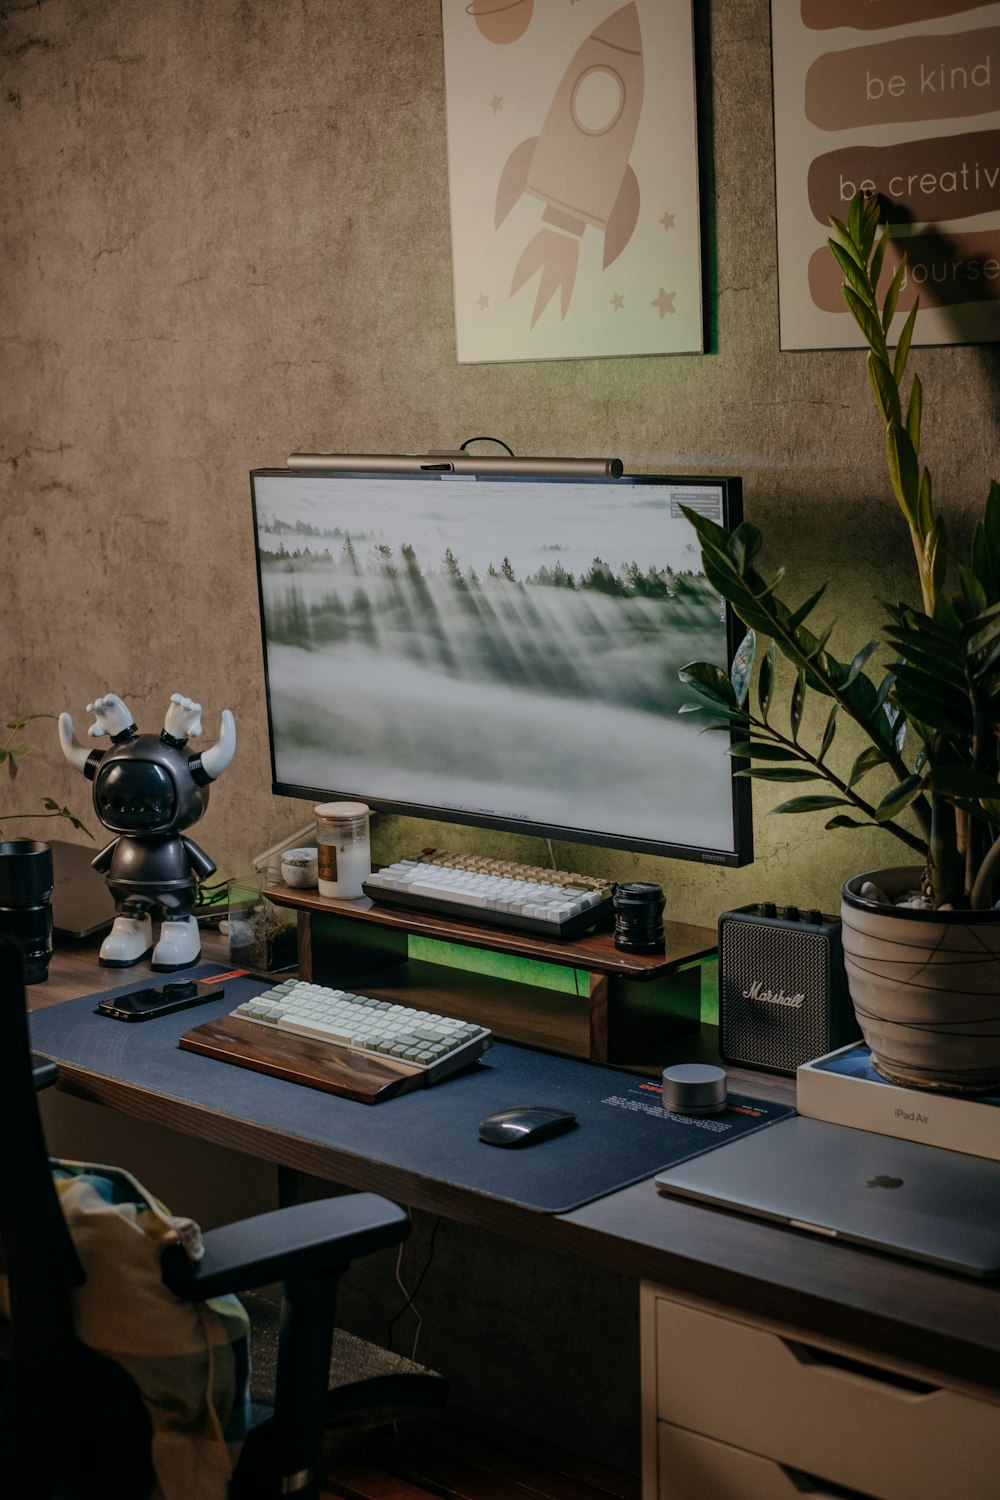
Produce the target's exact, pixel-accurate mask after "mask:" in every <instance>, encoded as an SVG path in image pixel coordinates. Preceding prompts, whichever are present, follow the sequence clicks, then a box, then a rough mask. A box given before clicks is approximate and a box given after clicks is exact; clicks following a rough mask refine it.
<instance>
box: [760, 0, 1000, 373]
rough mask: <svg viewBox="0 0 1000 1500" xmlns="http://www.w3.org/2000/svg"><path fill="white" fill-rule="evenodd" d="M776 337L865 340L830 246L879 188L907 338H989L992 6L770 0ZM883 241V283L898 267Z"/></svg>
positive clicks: (937, 0) (997, 177)
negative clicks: (910, 333) (856, 205)
mask: <svg viewBox="0 0 1000 1500" xmlns="http://www.w3.org/2000/svg"><path fill="white" fill-rule="evenodd" d="M771 42H772V52H773V59H774V141H775V173H776V179H777V181H776V188H777V205H778V291H779V308H780V321H781V347H782V349H837V348H855V347H861V344H862V340H861V336H860V333H858V331H857V329H856V327H855V324H854V322H853V319H852V318H851V317H850V314H849V313H848V312H847V310H846V308H845V307H844V303H843V299H842V298H841V295H840V285H841V280H842V277H841V273H840V270H839V268H838V266H837V264H836V262H835V260H834V259H833V256H832V255H831V254H830V252H829V250H828V249H827V247H826V240H827V236H828V233H829V221H830V216H831V215H835V216H836V217H837V218H839V219H841V220H842V221H843V220H845V219H846V216H847V208H848V204H849V203H850V200H851V198H852V196H853V194H854V192H855V191H856V190H857V189H858V188H864V189H865V190H867V191H869V192H871V191H875V192H878V193H879V194H880V195H881V196H882V199H883V202H884V203H885V204H886V207H887V210H888V214H889V219H890V222H891V224H892V235H893V240H894V241H895V242H897V243H898V245H899V247H900V248H905V250H906V253H907V259H908V263H909V264H908V269H907V272H906V282H905V285H904V287H903V290H902V293H901V295H900V299H899V310H898V312H897V315H896V317H897V322H896V326H895V330H894V332H896V333H898V330H899V327H900V326H901V323H902V320H903V319H904V318H905V316H906V313H907V312H908V311H909V309H910V308H911V307H912V306H913V302H914V299H915V297H916V296H918V295H919V297H920V309H921V311H920V316H919V318H918V319H917V325H916V339H915V342H916V343H923V344H952V343H955V344H958V343H979V342H985V341H989V340H993V339H996V338H998V337H1000V4H990V5H977V4H975V3H972V0H771ZM892 248H893V247H890V253H889V254H888V255H887V256H886V264H885V268H884V270H883V283H884V285H885V286H888V282H889V280H890V278H891V276H892V275H893V274H894V273H895V271H896V269H897V268H898V264H899V262H898V255H893V253H892Z"/></svg>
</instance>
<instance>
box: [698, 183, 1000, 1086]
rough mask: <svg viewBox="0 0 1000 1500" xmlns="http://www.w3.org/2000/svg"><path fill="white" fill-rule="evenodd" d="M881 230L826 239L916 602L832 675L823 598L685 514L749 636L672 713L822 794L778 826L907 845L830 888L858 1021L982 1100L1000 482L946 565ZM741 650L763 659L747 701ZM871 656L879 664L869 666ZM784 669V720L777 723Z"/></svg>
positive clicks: (880, 1051)
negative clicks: (890, 864) (825, 706)
mask: <svg viewBox="0 0 1000 1500" xmlns="http://www.w3.org/2000/svg"><path fill="white" fill-rule="evenodd" d="M880 219H881V212H880V206H879V200H878V198H877V197H875V196H873V197H871V198H868V199H865V198H863V197H861V196H860V195H859V196H858V197H857V198H855V199H854V201H853V202H852V204H851V206H850V213H849V216H848V222H847V224H846V225H845V224H842V223H840V222H839V221H838V220H836V219H833V220H831V224H832V227H833V229H834V233H835V238H834V239H831V240H830V241H829V244H830V248H831V250H832V252H833V254H834V256H835V257H836V259H837V262H838V264H839V265H840V267H841V270H842V271H843V274H844V285H843V296H844V299H845V301H846V303H847V306H848V308H849V310H850V312H851V314H852V316H853V317H854V320H855V322H856V323H857V325H858V327H859V328H860V330H861V332H862V334H863V336H864V339H865V342H866V344H867V345H868V350H869V352H868V360H867V366H868V375H869V379H870V382H871V387H872V391H873V393H874V397H875V401H876V404H877V407H878V410H879V412H880V414H881V417H882V419H883V421H884V424H885V444H886V457H887V464H888V472H889V478H890V481H891V484H892V490H893V493H894V495H895V498H896V501H897V502H898V505H899V509H900V511H901V512H902V515H903V518H904V520H905V522H906V524H907V527H908V529H909V534H910V538H911V541H912V545H913V552H914V556H915V559H916V564H917V580H918V583H919V590H920V603H919V604H916V603H911V602H905V601H904V602H898V603H886V604H885V605H884V608H885V610H886V616H887V618H886V623H885V625H884V626H883V627H882V629H881V632H880V635H879V636H878V637H877V638H876V639H874V640H869V641H866V642H864V643H863V644H861V645H860V646H859V649H858V650H857V652H856V653H855V655H854V656H853V658H852V659H851V660H850V661H840V660H838V659H837V658H836V657H835V656H834V655H833V654H832V653H831V652H830V651H829V650H828V649H827V641H828V639H829V636H830V632H831V629H832V626H828V627H827V628H826V629H824V630H821V631H820V633H819V634H817V633H815V629H814V628H813V627H811V626H810V625H809V624H808V623H807V621H809V620H810V618H811V617H812V616H813V615H814V612H815V611H816V609H817V606H818V605H819V603H820V600H821V598H822V596H823V593H824V591H825V587H826V586H825V585H824V586H823V588H820V589H818V590H817V591H816V592H815V593H814V594H812V596H811V597H809V598H807V599H805V600H803V601H801V602H797V603H794V604H793V603H791V602H787V596H786V597H785V598H783V597H782V594H783V593H784V592H785V587H786V586H785V585H784V581H783V580H784V570H780V571H778V572H777V573H775V574H774V576H773V577H770V578H768V577H766V576H765V575H764V574H763V573H761V572H760V571H758V568H757V558H758V555H759V553H760V550H761V546H762V541H763V539H762V536H761V533H760V531H759V530H758V529H757V528H756V527H755V526H752V525H750V524H749V523H744V524H743V525H741V526H738V527H736V528H735V529H734V530H733V531H732V532H727V531H726V530H724V529H723V528H722V527H720V526H718V525H716V524H715V523H714V522H712V521H710V520H707V519H706V518H704V517H701V516H698V515H696V514H694V513H693V512H688V517H689V519H690V521H691V523H692V524H693V525H694V527H695V528H696V530H697V532H698V537H699V541H700V543H701V551H702V561H703V566H704V570H705V573H706V575H707V576H708V578H709V579H710V580H711V581H712V583H713V584H714V585H715V586H716V587H717V588H718V589H719V590H720V592H721V593H722V594H723V596H724V597H725V598H726V599H727V600H728V601H729V602H730V604H731V605H732V607H733V609H734V610H735V612H736V614H737V615H738V616H739V618H740V619H741V620H742V621H743V622H744V623H745V624H746V625H747V627H748V629H749V632H750V633H749V635H748V636H747V638H746V640H745V642H744V646H743V648H742V649H741V653H740V655H739V656H738V658H737V661H736V663H735V665H734V669H733V672H732V674H731V675H727V674H726V673H725V672H724V671H722V670H721V668H719V667H717V666H714V665H712V664H710V663H706V662H694V663H692V664H691V665H690V666H688V667H686V668H684V669H683V670H682V671H681V674H680V675H681V677H682V679H683V680H684V681H685V682H687V683H688V684H689V685H690V686H691V687H692V688H693V689H695V691H696V692H697V693H698V695H699V700H700V701H699V702H698V703H697V704H690V705H686V709H687V710H688V711H690V710H694V709H697V710H700V711H701V712H702V713H704V714H707V716H708V718H709V721H710V722H709V724H708V726H707V727H708V728H712V729H722V730H731V731H735V739H734V742H733V743H732V745H731V746H730V753H731V754H732V755H735V756H738V757H740V758H743V759H745V760H746V761H747V762H748V764H746V765H745V766H743V767H742V768H741V769H740V770H739V771H738V772H737V774H738V775H741V776H750V777H756V778H759V779H762V780H766V781H776V782H789V783H792V782H795V783H802V782H818V783H826V786H825V788H824V789H822V790H819V791H815V790H814V791H810V792H807V793H805V794H803V795H797V796H793V797H792V798H791V799H790V800H788V801H784V802H781V803H780V805H779V806H778V807H776V808H775V809H774V811H775V812H779V813H805V814H811V813H825V814H826V822H825V827H826V828H857V827H863V826H870V825H876V826H878V827H880V828H882V829H884V830H885V831H886V832H887V833H888V834H890V835H892V836H893V837H894V838H895V839H896V840H897V841H898V842H899V843H900V844H902V845H903V846H905V848H906V850H907V851H908V854H909V860H908V862H907V864H905V865H904V864H902V863H901V864H900V866H898V867H895V868H891V869H887V870H882V871H875V872H871V873H868V874H865V875H858V876H855V877H854V878H853V879H851V880H848V881H847V883H846V885H845V886H844V890H843V893H842V906H841V915H842V918H843V932H844V951H845V959H846V964H847V973H848V982H849V985H850V989H851V996H852V999H853V1001H854V1006H855V1010H856V1012H857V1015H858V1020H859V1023H860V1025H861V1028H862V1030H863V1032H864V1035H865V1040H866V1042H867V1043H868V1045H869V1047H870V1049H871V1052H872V1061H873V1063H874V1065H875V1066H876V1067H877V1068H878V1070H879V1072H881V1073H882V1074H884V1075H885V1076H886V1077H889V1078H891V1079H893V1080H894V1081H896V1082H902V1083H905V1084H908V1085H913V1086H917V1087H944V1088H947V1089H952V1090H961V1091H965V1090H977V1089H987V1088H994V1087H996V1086H997V1085H998V1084H1000V1014H998V1013H1000V1003H998V1000H1000V909H998V905H1000V903H998V899H997V898H998V897H1000V487H998V485H997V484H996V483H995V482H994V483H993V484H992V485H991V487H990V491H989V495H988V497H987V500H986V504H985V507H984V510H983V514H982V518H981V519H980V521H979V523H978V524H977V526H976V528H975V531H974V534H973V537H972V543H971V547H970V549H969V551H968V554H967V556H966V557H964V558H957V557H955V556H953V554H952V549H951V548H950V546H949V541H948V537H947V533H946V530H945V524H944V521H943V519H942V517H941V516H940V515H939V514H937V513H936V511H935V509H934V503H933V497H932V489H931V478H930V474H929V473H928V471H927V469H926V468H924V467H922V465H921V459H920V429H921V414H922V407H923V390H922V386H921V383H920V378H919V376H918V375H914V376H913V378H912V381H911V382H910V385H909V392H908V394H906V395H905V396H904V391H903V384H904V376H905V373H906V367H907V362H908V358H909V353H910V341H911V339H912V336H913V326H914V321H915V318H916V314H917V306H916V304H914V306H913V308H912V310H911V311H910V313H909V315H908V316H907V318H906V321H905V323H904V326H903V329H902V332H901V334H900V336H899V340H898V343H897V344H896V345H895V348H894V349H893V348H891V347H890V346H889V343H888V332H889V329H890V325H891V323H892V320H893V316H894V314H895V311H896V306H897V301H898V298H899V294H900V289H901V286H902V282H903V277H904V273H905V266H906V258H905V255H904V256H903V257H902V258H901V260H900V264H899V267H898V269H897V270H896V272H895V274H894V275H893V276H892V277H891V279H890V281H889V286H888V290H887V292H886V293H885V296H884V298H883V299H882V301H881V306H880V305H879V300H878V297H877V291H876V289H877V287H878V285H879V281H880V278H881V277H882V274H883V269H884V263H885V256H886V248H887V244H888V231H887V230H883V232H882V234H881V236H880V235H879V234H878V228H879V223H880ZM886 274H887V275H888V272H886ZM779 590H780V591H781V593H779ZM756 637H765V638H767V640H768V641H769V642H770V644H769V645H768V647H767V649H766V651H765V652H764V653H763V655H762V658H761V661H760V667H759V671H758V675H757V682H756V688H755V690H754V691H751V685H750V679H751V667H752V664H753V655H754V651H755V638H756ZM880 648H881V650H882V654H883V659H884V652H885V648H888V651H889V652H890V653H891V657H890V658H889V659H888V660H885V659H884V664H883V666H882V667H881V668H880V669H875V667H874V659H875V658H876V654H877V653H879V652H880ZM783 672H784V673H785V674H787V681H788V686H789V694H788V706H787V710H784V709H783V710H781V712H780V713H779V710H778V707H777V703H778V697H779V693H778V691H777V690H778V688H779V687H780V686H781V678H782V673H783ZM817 696H818V697H819V698H825V699H827V700H829V704H830V707H829V711H828V713H827V714H826V715H825V717H824V716H823V715H822V713H821V715H820V720H819V724H818V727H817V730H816V733H815V736H813V735H811V734H809V733H808V732H806V731H804V729H803V721H804V716H805V717H806V720H807V721H808V720H809V718H810V715H807V714H806V709H807V705H808V704H810V700H811V699H813V698H814V697H817ZM848 721H850V722H851V725H852V726H853V730H852V731H849V732H848V733H846V734H845V732H844V731H845V730H846V729H847V728H848ZM845 740H846V741H848V742H849V743H848V745H847V746H846V749H847V755H846V759H845V757H844V749H845V744H844V742H845ZM873 785H877V786H878V787H879V790H878V792H876V793H870V792H869V790H868V789H869V787H871V786H873ZM914 856H916V859H915V860H914Z"/></svg>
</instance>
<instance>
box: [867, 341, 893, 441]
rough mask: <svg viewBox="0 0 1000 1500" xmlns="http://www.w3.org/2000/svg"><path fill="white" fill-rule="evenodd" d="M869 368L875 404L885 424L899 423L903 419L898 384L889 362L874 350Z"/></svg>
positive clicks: (868, 361)
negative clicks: (893, 376)
mask: <svg viewBox="0 0 1000 1500" xmlns="http://www.w3.org/2000/svg"><path fill="white" fill-rule="evenodd" d="M867 366H868V379H869V381H870V382H871V388H872V390H873V391H874V392H875V403H876V405H877V406H878V409H879V411H880V412H881V413H882V420H883V422H886V423H888V422H898V421H899V420H900V417H901V410H900V405H899V391H898V390H897V389H896V382H895V381H894V380H893V378H892V371H891V370H890V369H889V364H888V361H887V360H886V359H884V358H883V357H882V355H881V354H876V353H875V351H874V349H873V350H872V351H871V352H870V353H869V355H868V359H867Z"/></svg>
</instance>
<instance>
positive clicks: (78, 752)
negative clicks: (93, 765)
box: [59, 714, 90, 771]
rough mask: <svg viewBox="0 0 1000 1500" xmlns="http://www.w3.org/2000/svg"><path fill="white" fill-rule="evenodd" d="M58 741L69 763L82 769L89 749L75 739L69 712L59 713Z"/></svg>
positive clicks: (88, 754) (79, 769)
mask: <svg viewBox="0 0 1000 1500" xmlns="http://www.w3.org/2000/svg"><path fill="white" fill-rule="evenodd" d="M59 743H60V745H61V746H62V753H63V755H65V757H66V759H67V760H68V761H69V763H70V765H71V766H75V767H76V769H77V770H78V771H82V770H83V769H84V768H85V766H86V764H87V761H88V759H89V758H90V751H89V750H88V749H87V747H86V745H81V744H80V741H79V740H78V739H77V737H76V730H75V729H74V728H73V720H72V719H71V718H70V716H69V714H60V715H59Z"/></svg>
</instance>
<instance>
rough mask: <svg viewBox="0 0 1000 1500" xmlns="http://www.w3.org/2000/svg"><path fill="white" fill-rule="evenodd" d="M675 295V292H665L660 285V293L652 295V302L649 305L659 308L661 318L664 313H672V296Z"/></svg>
mask: <svg viewBox="0 0 1000 1500" xmlns="http://www.w3.org/2000/svg"><path fill="white" fill-rule="evenodd" d="M676 296H677V293H676V292H665V291H664V290H663V288H662V286H661V287H660V295H659V296H658V297H654V298H653V300H652V302H651V303H650V304H649V305H650V307H657V308H659V310H660V318H661V319H662V318H663V316H664V314H665V313H672V312H673V310H674V298H675V297H676Z"/></svg>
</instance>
